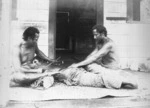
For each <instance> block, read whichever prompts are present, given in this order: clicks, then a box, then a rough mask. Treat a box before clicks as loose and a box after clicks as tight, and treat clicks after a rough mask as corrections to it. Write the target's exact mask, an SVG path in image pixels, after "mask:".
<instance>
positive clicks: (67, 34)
mask: <svg viewBox="0 0 150 108" xmlns="http://www.w3.org/2000/svg"><path fill="white" fill-rule="evenodd" d="M97 1H99V0H57V9H56V11H57V12H56V13H57V14H56V56H57V57H58V56H61V57H62V56H66V58H69V56H68V55H71V56H72V55H73V56H74V55H75V56H78V55H81V56H84V57H85V56H87V55H88V54H89V53H90V52H91V51H93V49H94V46H95V44H94V39H93V35H92V27H93V26H94V25H95V24H96V23H98V21H97V19H100V20H101V19H102V18H99V17H103V10H101V8H103V7H102V6H101V5H103V4H102V3H103V0H100V1H101V2H97ZM98 4H101V5H98ZM97 6H99V7H97ZM100 10H101V11H100ZM102 20H103V19H102ZM99 22H103V21H99ZM77 58H78V57H77ZM79 60H81V59H79Z"/></svg>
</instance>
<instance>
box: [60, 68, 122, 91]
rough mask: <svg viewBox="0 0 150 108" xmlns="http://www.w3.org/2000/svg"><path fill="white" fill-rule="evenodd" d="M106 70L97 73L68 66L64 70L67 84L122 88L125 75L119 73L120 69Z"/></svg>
mask: <svg viewBox="0 0 150 108" xmlns="http://www.w3.org/2000/svg"><path fill="white" fill-rule="evenodd" d="M112 71H113V70H111V72H109V70H105V71H104V72H101V73H98V74H95V73H91V72H87V71H86V70H85V69H83V68H67V69H65V70H64V71H63V74H64V75H65V76H66V78H67V79H66V80H65V81H64V82H65V83H66V84H67V85H79V86H90V87H100V88H101V87H106V88H115V89H118V88H121V85H122V82H123V76H121V75H120V74H119V70H118V71H116V70H114V72H112Z"/></svg>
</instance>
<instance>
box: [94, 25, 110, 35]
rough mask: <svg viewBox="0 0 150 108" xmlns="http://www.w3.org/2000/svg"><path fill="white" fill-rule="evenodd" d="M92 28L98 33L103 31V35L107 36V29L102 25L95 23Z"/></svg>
mask: <svg viewBox="0 0 150 108" xmlns="http://www.w3.org/2000/svg"><path fill="white" fill-rule="evenodd" d="M94 29H96V30H97V32H98V33H104V35H105V36H107V30H106V28H105V27H104V26H103V25H95V26H93V28H92V30H94Z"/></svg>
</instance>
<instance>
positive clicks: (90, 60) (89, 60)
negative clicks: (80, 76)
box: [70, 43, 112, 67]
mask: <svg viewBox="0 0 150 108" xmlns="http://www.w3.org/2000/svg"><path fill="white" fill-rule="evenodd" d="M111 48H112V43H107V44H105V45H104V46H103V47H102V48H101V49H100V50H99V51H97V53H95V54H93V55H91V56H89V57H88V58H86V59H85V60H83V61H81V62H79V63H77V64H73V65H71V66H70V67H80V66H85V65H88V64H90V63H93V62H94V61H96V60H97V59H99V58H102V57H103V56H104V55H106V54H107V53H108V52H109V51H110V50H111Z"/></svg>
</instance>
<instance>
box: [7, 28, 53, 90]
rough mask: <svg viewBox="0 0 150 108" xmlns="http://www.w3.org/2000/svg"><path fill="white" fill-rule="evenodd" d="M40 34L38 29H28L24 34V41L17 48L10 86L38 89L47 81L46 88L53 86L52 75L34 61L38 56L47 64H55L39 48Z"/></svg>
mask: <svg viewBox="0 0 150 108" xmlns="http://www.w3.org/2000/svg"><path fill="white" fill-rule="evenodd" d="M39 33H40V32H39V30H38V29H37V28H35V27H28V28H27V29H26V30H25V31H24V33H23V41H22V42H20V44H19V45H18V46H15V48H14V50H13V63H12V66H13V67H12V71H13V72H12V74H11V81H10V86H31V85H32V86H33V87H37V86H39V85H40V84H45V83H44V81H47V82H48V83H46V84H47V85H45V86H46V88H48V87H50V86H51V85H52V84H53V82H54V78H53V77H52V76H51V74H52V73H50V72H47V71H45V70H44V69H43V68H40V67H39V64H38V62H36V61H35V60H34V58H35V56H36V57H38V58H40V59H42V60H44V61H46V62H49V63H51V62H53V61H52V60H51V59H49V58H48V57H47V56H46V55H45V54H44V53H43V52H42V51H41V50H40V49H39V48H38V45H37V41H38V39H39Z"/></svg>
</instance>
